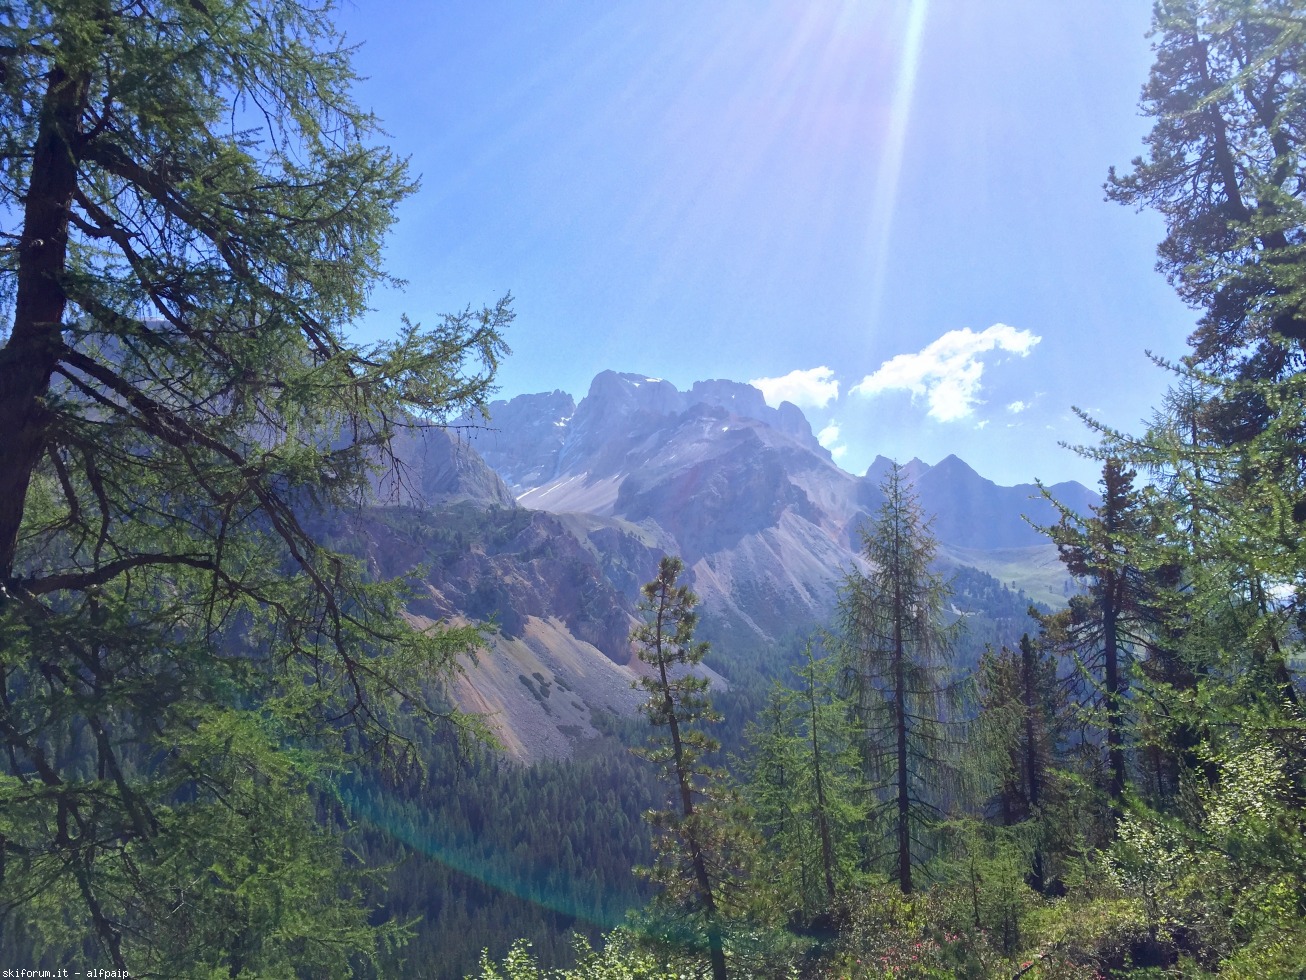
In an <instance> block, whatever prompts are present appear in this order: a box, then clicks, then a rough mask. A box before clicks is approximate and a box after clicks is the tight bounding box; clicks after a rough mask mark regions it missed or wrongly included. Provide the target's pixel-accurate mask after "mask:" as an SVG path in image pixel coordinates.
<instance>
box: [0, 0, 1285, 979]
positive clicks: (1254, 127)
mask: <svg viewBox="0 0 1306 980" xmlns="http://www.w3.org/2000/svg"><path fill="white" fill-rule="evenodd" d="M324 13H329V7H328V8H327V9H326V10H325V11H324V10H320V9H318V8H317V7H316V6H315V5H313V4H301V3H296V2H289V0H258V2H244V0H195V2H187V3H173V2H164V0H157V2H156V0H141V2H136V3H130V4H125V5H118V6H113V5H109V4H106V3H103V2H99V0H51V2H46V3H11V4H7V5H6V6H5V9H4V16H3V19H2V21H0V119H2V120H3V127H4V139H3V141H0V160H2V161H3V163H2V165H0V195H2V196H3V206H2V207H0V211H3V214H4V223H3V224H4V229H3V232H2V233H0V237H3V239H4V241H3V244H0V272H2V275H0V282H2V283H3V285H2V286H0V297H2V299H3V313H4V320H3V325H0V339H2V340H3V346H2V347H0V749H2V751H0V757H2V761H0V975H8V974H5V973H4V972H3V971H4V970H5V969H7V968H10V967H18V968H24V969H30V970H50V971H57V970H59V969H67V968H70V967H71V966H73V965H80V967H81V968H83V969H86V968H89V967H90V966H92V965H94V966H95V967H98V968H100V969H104V970H111V971H118V972H116V973H115V974H113V975H117V976H130V977H250V978H253V977H301V976H302V977H347V976H358V977H380V976H435V977H462V976H472V977H478V978H482V980H490V978H512V980H526V978H539V977H558V978H561V977H576V978H582V977H583V978H594V980H597V978H622V977H629V978H636V977H639V978H648V980H656V978H664V977H665V978H668V980H670V978H673V977H711V978H712V980H724V978H727V977H741V978H742V977H777V978H780V977H798V978H807V977H811V978H816V977H849V978H880V977H919V978H942V977H974V978H981V977H1003V978H1007V977H1010V978H1016V977H1027V978H1030V980H1033V978H1067V980H1069V978H1083V977H1127V976H1137V977H1161V976H1176V977H1180V976H1181V977H1207V976H1211V977H1214V976H1229V977H1245V978H1261V977H1268V978H1303V977H1306V713H1304V711H1303V699H1304V698H1306V684H1303V676H1304V675H1303V670H1306V650H1304V649H1303V633H1304V632H1306V543H1304V542H1306V449H1304V447H1306V161H1304V159H1303V153H1304V152H1306V79H1304V78H1303V73H1304V67H1303V61H1306V4H1303V3H1302V2H1300V0H1173V2H1164V3H1158V4H1157V5H1156V8H1155V14H1154V33H1153V36H1152V41H1153V45H1154V55H1155V61H1154V64H1153V66H1152V69H1151V73H1150V75H1149V76H1148V78H1147V79H1146V81H1145V84H1144V88H1143V95H1142V102H1141V108H1142V111H1143V113H1144V115H1145V116H1146V117H1147V120H1148V122H1149V125H1150V126H1151V129H1150V132H1149V133H1148V135H1147V137H1146V140H1145V144H1144V146H1143V147H1142V150H1141V155H1140V156H1139V157H1138V158H1137V159H1135V160H1134V161H1133V162H1132V163H1131V164H1129V165H1128V166H1127V167H1120V168H1119V169H1112V170H1111V171H1110V172H1109V173H1108V174H1106V175H1105V180H1106V184H1105V192H1106V196H1107V197H1108V198H1109V199H1110V200H1111V201H1114V202H1117V203H1118V204H1121V205H1125V206H1127V207H1129V208H1133V209H1136V210H1139V211H1144V212H1147V213H1149V214H1152V215H1157V216H1159V217H1160V218H1161V219H1162V220H1163V222H1164V238H1163V240H1162V241H1161V242H1160V243H1159V249H1158V255H1159V270H1160V272H1161V273H1162V274H1163V275H1164V276H1165V277H1166V278H1167V280H1168V281H1169V283H1170V284H1171V285H1172V286H1173V288H1174V289H1175V291H1176V292H1177V293H1178V295H1179V296H1180V297H1181V298H1182V300H1183V301H1184V302H1185V303H1187V304H1188V305H1189V306H1190V307H1191V308H1192V309H1193V311H1194V314H1195V318H1196V328H1195V330H1194V331H1193V333H1192V335H1191V337H1190V338H1189V341H1188V347H1187V350H1186V352H1184V353H1183V354H1182V355H1181V356H1176V357H1174V358H1165V357H1161V356H1157V357H1156V358H1155V362H1156V363H1155V370H1156V371H1157V372H1158V373H1160V374H1162V375H1163V376H1165V377H1166V378H1167V379H1168V392H1167V394H1166V395H1165V397H1164V399H1162V400H1161V402H1160V403H1159V404H1157V405H1156V406H1155V407H1154V411H1153V414H1152V415H1151V417H1150V418H1149V419H1147V420H1146V421H1145V422H1144V423H1140V426H1139V427H1138V428H1137V429H1136V430H1131V431H1122V430H1118V429H1116V428H1113V427H1111V426H1108V425H1106V424H1103V423H1101V422H1100V421H1098V420H1097V419H1096V418H1095V417H1094V415H1093V414H1092V413H1091V412H1080V413H1079V414H1080V416H1081V418H1082V421H1083V422H1084V424H1085V426H1086V427H1087V432H1088V438H1087V439H1085V441H1084V444H1083V445H1082V446H1079V447H1076V448H1074V449H1073V450H1070V451H1073V452H1077V453H1079V454H1081V455H1082V456H1085V457H1087V458H1089V459H1091V460H1092V461H1093V465H1094V466H1095V467H1096V468H1097V470H1098V471H1099V472H1100V483H1099V486H1098V493H1099V503H1098V504H1097V505H1095V506H1094V507H1092V508H1090V509H1088V510H1086V511H1083V512H1077V511H1076V510H1074V509H1072V508H1070V507H1068V506H1066V505H1064V504H1063V503H1062V502H1060V501H1058V500H1056V499H1055V497H1054V495H1053V494H1052V492H1051V491H1050V490H1045V491H1044V493H1045V494H1046V495H1047V497H1048V498H1049V499H1051V501H1052V504H1053V505H1054V507H1055V513H1057V514H1058V515H1059V518H1058V519H1057V520H1055V521H1054V522H1052V523H1050V524H1049V525H1048V526H1046V527H1043V528H1041V529H1040V530H1041V532H1042V533H1043V534H1044V535H1045V536H1046V540H1047V541H1049V542H1051V544H1052V545H1054V546H1055V549H1056V552H1057V554H1058V556H1059V559H1060V562H1061V564H1062V567H1063V570H1064V573H1065V575H1066V576H1068V577H1069V578H1070V579H1072V580H1073V582H1074V583H1075V589H1074V591H1073V594H1072V595H1070V596H1069V599H1068V602H1067V603H1066V604H1065V605H1064V607H1062V608H1052V607H1050V606H1047V605H1043V604H1039V603H1033V602H1031V601H1029V600H1028V599H1027V598H1026V597H1025V596H1024V594H1023V593H1019V592H1016V591H1013V590H1012V589H1011V588H1008V587H1007V586H1005V585H1003V584H1002V583H1000V582H998V581H997V580H996V579H994V578H992V577H991V576H988V575H986V574H985V573H983V572H980V571H977V570H975V569H963V570H961V571H960V572H956V573H955V574H954V573H953V572H950V571H947V570H946V569H945V568H944V566H943V565H942V564H941V562H940V560H939V559H940V556H939V553H938V550H939V549H938V541H937V540H936V538H935V535H934V532H933V529H932V522H931V515H929V514H927V513H926V512H925V511H924V509H923V508H922V506H921V504H920V501H919V499H918V498H917V495H916V494H915V492H914V491H913V487H912V481H911V479H910V478H909V475H908V474H907V473H906V471H905V470H904V468H901V467H898V466H897V465H894V466H893V467H891V468H890V469H889V470H888V472H887V475H886V476H885V478H884V481H883V483H882V484H881V486H880V501H881V502H880V503H879V505H878V507H877V509H876V510H875V512H874V513H873V514H871V516H870V518H869V519H868V520H867V521H866V522H865V523H864V524H863V525H862V527H861V528H860V531H859V533H858V547H859V551H860V559H861V560H860V561H859V562H858V563H857V564H856V565H855V566H853V567H850V568H848V569H840V570H837V571H838V573H839V574H841V575H842V578H841V579H840V581H839V583H838V586H837V595H838V602H837V605H836V607H835V608H834V609H833V611H832V613H831V615H830V617H829V619H828V622H826V623H824V625H822V626H821V627H819V628H817V629H815V630H811V631H808V630H806V629H803V630H798V629H795V630H794V631H793V633H792V634H791V635H789V636H788V637H787V638H786V639H785V640H784V641H783V642H777V643H775V644H774V645H773V646H771V647H768V648H759V647H758V646H757V645H756V644H750V643H748V642H745V641H744V640H741V638H740V634H739V633H738V632H737V631H732V630H731V629H729V628H727V626H726V625H724V624H723V623H721V622H719V621H714V620H713V618H712V617H711V616H708V615H705V613H704V610H703V608H702V606H701V604H700V601H699V597H698V596H697V595H696V594H695V591H694V589H693V588H691V584H690V581H689V575H688V574H687V573H688V569H687V566H686V562H684V561H682V559H681V558H680V557H678V556H675V555H665V556H663V557H662V558H661V559H660V561H659V564H658V566H657V569H656V574H655V576H654V577H653V578H652V579H651V580H650V581H648V582H647V583H646V584H644V585H643V588H642V591H641V592H640V593H639V597H638V606H637V607H635V608H636V610H637V617H638V624H637V625H636V626H635V628H634V629H633V631H632V632H631V634H630V644H631V646H632V649H633V650H634V651H635V652H636V654H637V657H638V660H639V661H640V663H641V664H642V667H641V670H642V673H641V674H640V677H641V680H640V681H639V687H640V697H641V698H642V699H643V706H642V708H641V710H640V712H639V713H638V714H637V715H634V716H622V715H619V714H617V713H612V714H604V715H596V722H595V724H596V726H597V727H598V729H599V731H598V734H597V736H596V737H594V738H591V739H587V740H584V741H583V742H581V743H579V744H580V745H581V748H580V749H578V750H577V751H576V752H575V754H574V755H573V756H572V757H571V758H569V759H566V760H559V761H552V762H541V763H536V764H535V765H532V766H524V765H521V764H519V763H518V762H515V761H512V760H510V759H509V758H507V757H506V756H505V755H504V754H503V753H501V752H500V751H499V750H498V749H497V748H496V746H495V745H494V744H493V739H492V738H490V736H489V734H488V728H487V724H486V722H485V721H484V720H483V719H482V718H481V717H479V716H478V715H476V714H475V713H474V712H469V711H465V710H463V709H462V708H460V707H459V702H458V700H457V698H456V696H455V685H456V683H457V681H458V679H459V677H460V676H461V675H460V673H459V671H460V669H461V668H460V667H459V664H460V663H465V662H467V658H469V657H474V656H475V651H476V650H477V649H478V648H480V647H481V645H482V644H483V642H484V641H485V638H486V636H487V635H488V634H489V632H490V631H491V630H493V629H502V628H505V624H504V623H503V622H498V623H490V624H485V625H482V624H478V623H474V622H466V621H463V620H452V619H450V620H443V621H439V622H435V623H434V625H432V620H431V619H429V618H426V617H425V616H424V615H423V616H419V615H416V614H414V613H413V612H412V611H411V609H410V606H411V608H413V609H415V608H417V607H416V606H415V605H413V603H414V602H415V599H416V598H420V597H415V595H414V592H413V586H412V583H411V582H410V581H408V580H406V579H389V578H387V577H386V576H384V575H380V574H378V571H377V568H376V567H375V565H374V564H373V563H371V562H370V561H369V559H368V557H367V556H368V554H369V552H368V551H367V549H366V548H365V547H364V546H363V545H362V544H360V543H359V540H358V535H357V534H356V533H355V530H350V529H349V528H350V525H348V522H347V521H344V520H343V519H342V520H339V521H337V520H336V517H337V516H339V515H347V514H350V513H356V512H357V511H358V508H359V506H360V505H359V501H360V500H361V499H363V498H364V497H365V496H366V494H367V493H368V492H369V488H371V487H372V483H370V482H369V481H371V480H372V479H373V478H374V477H373V474H374V473H375V471H376V470H377V469H378V468H380V469H384V468H385V467H386V465H387V463H388V462H389V463H392V464H393V463H394V461H395V459H396V456H395V450H394V446H395V445H396V444H397V440H398V439H399V438H401V437H403V436H405V435H406V434H409V433H411V432H413V431H419V430H421V429H423V428H431V427H440V426H444V425H446V424H447V423H449V422H451V421H452V420H454V419H456V418H458V417H459V416H461V415H463V414H464V413H468V412H471V413H476V412H483V411H484V410H485V409H486V407H487V405H488V403H489V398H490V395H491V394H492V393H493V391H494V382H495V373H496V370H497V368H498V367H499V365H500V363H501V361H502V360H503V359H504V358H506V357H508V356H509V355H510V351H509V348H508V346H507V340H508V339H509V329H510V327H511V324H512V321H513V319H514V310H513V300H512V297H511V296H505V297H503V298H502V299H497V298H496V299H491V300H489V301H488V302H485V303H484V304H483V305H479V304H478V305H474V306H468V307H466V308H465V309H463V310H462V311H461V312H459V313H455V314H450V315H446V316H444V317H441V318H439V319H438V321H436V322H435V323H434V325H429V326H424V325H421V324H419V323H417V322H407V321H405V323H404V325H403V328H402V330H401V331H400V332H399V333H398V335H397V336H395V337H394V338H393V339H390V340H386V341H382V342H376V343H361V342H359V341H357V340H355V339H353V335H352V334H351V332H350V325H351V324H352V323H353V322H354V321H355V320H356V319H357V318H358V317H359V316H360V315H361V314H362V312H363V311H364V310H365V309H366V307H367V304H368V302H369V296H370V295H371V293H372V291H373V290H374V289H377V288H379V287H380V286H382V285H383V284H385V283H387V282H388V281H389V275H388V273H387V271H386V268H385V265H384V263H383V260H382V247H383V243H384V240H385V236H386V234H387V232H388V230H389V228H390V225H391V224H392V222H393V221H394V218H395V209H396V207H397V206H398V205H399V204H400V202H401V201H403V200H404V199H405V198H406V197H407V196H409V195H410V194H412V193H413V192H414V190H415V178H414V177H413V176H411V174H410V169H409V163H408V161H406V160H404V159H401V158H400V157H398V156H396V155H395V154H394V153H393V152H392V151H391V150H390V149H389V148H388V147H387V145H386V141H385V139H386V138H385V133H384V130H383V129H382V128H381V124H380V122H379V121H378V120H376V119H375V118H374V117H373V116H372V115H371V114H370V113H369V112H367V111H366V110H364V109H363V108H361V107H360V106H358V105H357V104H356V103H355V102H354V101H353V95H352V94H351V93H352V91H353V88H354V85H355V83H356V81H357V79H356V78H355V75H354V70H353V68H352V65H351V50H350V48H349V47H347V46H345V45H343V44H342V41H341V39H340V37H338V36H337V34H336V33H335V29H334V28H333V27H332V23H331V19H330V17H329V16H323V14H324ZM1085 261H1092V258H1091V256H1090V257H1086V259H1085ZM650 380H652V379H650ZM1076 411H1078V409H1077V410H1076ZM450 513H453V512H450ZM469 513H470V512H463V518H461V519H460V520H462V521H463V523H462V524H460V525H459V526H458V527H453V526H449V527H446V528H444V530H443V531H439V530H430V531H429V534H428V536H433V539H434V538H438V539H439V543H440V547H441V548H443V549H445V550H446V551H449V553H450V554H454V553H455V552H457V551H459V550H460V549H464V548H469V547H471V544H472V543H473V542H482V543H483V539H484V538H485V536H487V535H491V534H496V533H497V534H501V535H502V536H503V537H505V538H506V537H508V536H510V535H511V534H517V533H520V532H521V530H522V527H519V526H517V525H513V526H512V527H511V528H509V529H507V530H505V529H504V528H498V527H493V526H492V523H493V522H492V520H491V519H490V518H474V517H471V516H468V514H469ZM387 519H388V520H390V521H391V526H392V529H394V528H399V527H400V524H401V523H402V522H404V521H408V522H409V524H407V525H404V526H403V528H401V529H400V532H397V533H406V534H408V535H409V536H412V535H415V534H416V533H417V531H415V530H414V528H415V527H417V526H418V525H417V523H415V519H414V518H412V516H411V515H406V514H405V513H403V512H402V511H401V510H399V509H396V510H393V511H392V512H390V514H389V517H388V518H387ZM495 519H497V518H495ZM451 520H452V518H451ZM478 520H479V521H480V522H481V523H479V524H478V523H477V521H478ZM514 520H516V521H518V524H520V525H522V526H524V525H525V524H527V523H529V522H528V521H527V520H525V519H520V520H518V518H509V519H507V522H508V523H511V521H514ZM505 527H506V524H505ZM422 533H428V531H423V532H422ZM351 535H352V536H351ZM478 536H479V537H478ZM487 588H488V587H487ZM487 594H488V593H487ZM963 600H964V601H963ZM959 602H961V606H960V607H959V605H958V603H959ZM959 609H964V610H966V612H964V613H963V612H960V611H959ZM511 625H512V624H507V626H508V627H511ZM714 677H718V678H720V679H721V680H720V682H719V683H718V682H716V681H714V680H713V678H714ZM520 681H521V684H522V685H523V686H524V687H525V688H526V689H528V690H529V691H530V692H531V694H532V696H533V697H534V698H535V700H536V701H541V702H542V701H544V700H546V699H547V698H549V697H550V696H551V692H552V691H553V690H554V688H553V687H552V686H550V685H551V682H549V681H547V680H546V679H545V678H544V677H543V676H542V675H536V676H535V677H534V678H531V677H528V676H526V675H525V674H523V675H521V677H520ZM559 696H560V695H559ZM51 975H55V974H53V973H52V974H51ZM106 975H107V974H106Z"/></svg>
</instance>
